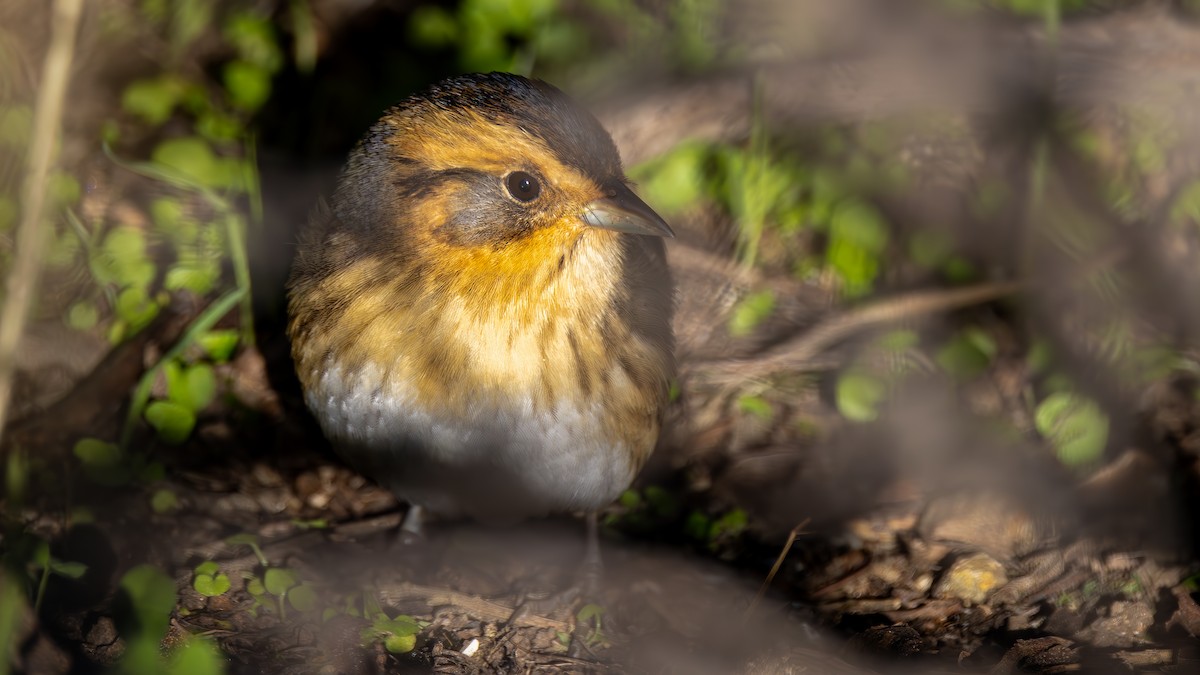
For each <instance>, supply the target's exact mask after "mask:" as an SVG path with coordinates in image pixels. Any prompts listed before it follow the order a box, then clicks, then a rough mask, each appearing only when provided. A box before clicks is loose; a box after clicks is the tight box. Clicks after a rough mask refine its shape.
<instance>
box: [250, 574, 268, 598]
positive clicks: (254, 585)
mask: <svg viewBox="0 0 1200 675" xmlns="http://www.w3.org/2000/svg"><path fill="white" fill-rule="evenodd" d="M246 592H247V593H249V594H250V595H253V596H254V597H259V596H261V595H266V594H267V587H266V586H265V585H264V584H263V581H262V579H259V578H258V577H251V578H250V579H248V580H247V581H246Z"/></svg>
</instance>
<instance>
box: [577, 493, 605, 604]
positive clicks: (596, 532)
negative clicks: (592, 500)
mask: <svg viewBox="0 0 1200 675" xmlns="http://www.w3.org/2000/svg"><path fill="white" fill-rule="evenodd" d="M584 522H585V523H586V525H587V544H586V548H585V549H584V554H583V564H582V565H581V566H580V568H579V582H578V583H579V587H580V590H581V591H582V594H583V597H584V599H593V598H595V597H596V596H597V595H599V594H600V581H601V579H602V578H603V577H604V561H602V560H601V559H600V517H599V515H597V513H596V512H595V511H588V514H587V515H586V516H584Z"/></svg>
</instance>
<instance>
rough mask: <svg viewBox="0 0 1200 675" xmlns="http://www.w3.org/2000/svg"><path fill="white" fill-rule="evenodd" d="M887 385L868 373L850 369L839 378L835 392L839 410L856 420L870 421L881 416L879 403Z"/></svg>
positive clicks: (845, 415) (847, 417)
mask: <svg viewBox="0 0 1200 675" xmlns="http://www.w3.org/2000/svg"><path fill="white" fill-rule="evenodd" d="M886 393H887V385H886V384H884V383H883V382H882V381H881V380H879V379H878V378H876V377H874V376H872V375H868V374H867V373H862V372H855V371H850V372H847V373H844V374H843V375H842V376H841V377H839V378H838V381H837V387H836V392H835V400H836V402H837V409H838V412H840V413H841V414H842V416H843V417H845V418H846V419H848V420H852V421H854V422H870V421H872V420H874V419H875V418H876V417H878V416H879V404H880V402H881V401H883V397H884V395H885V394H886Z"/></svg>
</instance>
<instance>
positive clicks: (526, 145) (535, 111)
mask: <svg viewBox="0 0 1200 675" xmlns="http://www.w3.org/2000/svg"><path fill="white" fill-rule="evenodd" d="M331 207H332V215H333V217H334V224H333V227H332V228H331V229H332V230H334V231H333V232H331V233H330V234H332V235H334V236H332V237H330V240H329V241H328V242H326V245H330V244H332V245H334V246H341V247H342V248H344V251H343V252H344V254H345V255H347V256H355V255H362V256H379V255H380V254H381V253H387V254H389V255H391V256H393V257H395V258H396V259H398V260H400V261H402V264H406V265H417V266H419V267H423V268H424V272H425V273H426V274H434V275H439V274H440V273H442V272H445V273H446V274H447V275H449V276H452V277H454V278H457V279H461V280H464V281H469V282H470V283H471V284H473V285H474V286H475V287H476V288H479V286H480V285H481V284H485V283H486V280H489V279H493V280H502V281H503V282H504V283H503V285H504V286H513V290H514V291H515V290H516V289H518V288H520V287H521V285H522V284H526V283H532V282H534V281H536V279H537V277H538V273H539V272H542V273H549V271H552V270H553V269H554V268H555V266H558V265H563V264H565V263H566V262H567V260H566V258H567V257H569V256H571V255H572V254H573V252H575V251H576V250H578V249H577V246H578V244H579V240H580V239H581V238H587V239H588V240H589V242H590V243H591V244H592V245H593V246H596V247H601V248H603V247H604V246H606V245H607V246H610V247H613V248H614V250H615V249H616V247H618V245H619V244H618V238H617V233H631V234H640V235H653V236H657V237H670V236H673V234H672V232H671V229H670V227H668V226H667V224H666V223H665V222H664V221H663V220H662V218H660V217H659V216H658V215H657V214H656V213H655V212H654V211H653V210H652V209H651V208H650V207H649V206H647V205H646V204H645V203H644V202H643V201H642V200H641V199H639V198H638V197H637V195H635V194H634V193H633V191H632V190H630V188H629V186H628V185H627V181H626V179H625V175H624V172H623V171H622V168H621V162H620V158H619V156H618V154H617V150H616V147H615V146H614V145H613V142H612V140H611V138H610V137H609V135H608V133H607V132H605V131H604V129H603V128H602V127H601V126H600V124H599V123H598V122H597V121H596V120H595V118H593V117H592V116H591V115H590V114H589V113H587V112H586V111H584V110H582V109H581V108H579V107H578V106H577V105H575V104H574V103H573V102H572V101H571V100H570V99H568V98H567V97H566V96H565V95H564V94H563V93H562V92H560V91H559V90H558V89H556V88H554V87H552V86H551V85H549V84H546V83H544V82H540V81H536V80H529V79H526V78H523V77H520V76H516V75H509V74H503V73H492V74H488V75H467V76H462V77H458V78H454V79H451V80H448V81H446V82H443V83H441V84H439V85H436V86H434V87H433V88H431V89H429V90H427V91H425V92H423V93H421V94H419V95H416V96H413V97H411V98H409V99H407V100H406V101H404V102H402V103H400V104H399V105H397V106H395V107H393V108H392V109H391V110H389V111H388V112H387V114H386V115H385V116H384V117H383V118H382V119H381V120H380V121H379V122H378V123H377V124H376V125H375V126H374V127H373V128H372V129H371V130H370V132H369V133H368V134H367V136H366V137H365V138H364V139H363V140H362V141H361V142H360V143H359V145H358V147H357V148H356V149H355V151H354V153H353V154H352V155H351V158H350V160H349V162H348V164H347V166H346V169H345V171H344V173H343V176H342V178H341V181H340V183H339V186H338V189H337V192H336V194H335V196H334V198H333V202H332V205H331ZM339 232H340V233H341V235H342V236H336V235H338V234H339ZM449 276H448V278H449Z"/></svg>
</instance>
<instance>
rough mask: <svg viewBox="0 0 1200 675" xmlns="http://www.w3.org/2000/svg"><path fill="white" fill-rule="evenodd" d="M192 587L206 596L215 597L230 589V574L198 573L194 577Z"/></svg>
mask: <svg viewBox="0 0 1200 675" xmlns="http://www.w3.org/2000/svg"><path fill="white" fill-rule="evenodd" d="M192 588H194V589H195V590H196V592H197V593H199V594H200V595H203V596H204V597H206V598H214V597H216V596H218V595H221V594H223V593H225V592H226V591H228V590H229V588H230V583H229V575H226V574H199V573H197V574H196V578H194V579H192Z"/></svg>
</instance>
